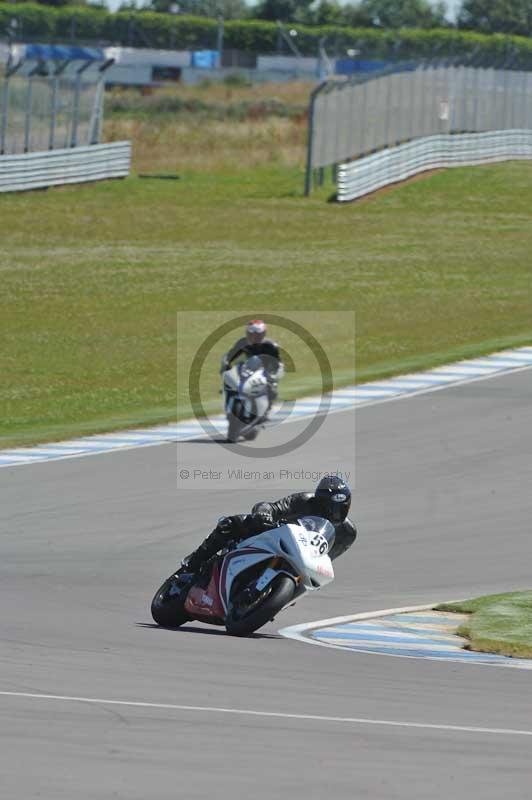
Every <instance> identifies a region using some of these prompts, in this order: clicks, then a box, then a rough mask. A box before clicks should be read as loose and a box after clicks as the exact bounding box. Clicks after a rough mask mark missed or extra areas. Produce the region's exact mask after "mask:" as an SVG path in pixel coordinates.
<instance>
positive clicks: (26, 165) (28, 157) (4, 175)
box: [0, 142, 131, 192]
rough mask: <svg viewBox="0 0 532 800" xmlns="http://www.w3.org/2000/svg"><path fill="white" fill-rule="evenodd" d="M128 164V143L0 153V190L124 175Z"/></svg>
mask: <svg viewBox="0 0 532 800" xmlns="http://www.w3.org/2000/svg"><path fill="white" fill-rule="evenodd" d="M130 166H131V142H112V143H110V144H94V145H90V146H89V147H73V148H70V149H63V150H49V151H45V152H36V153H24V154H19V155H9V156H0V192H20V191H24V190H27V189H40V188H43V187H46V186H60V185H61V184H65V183H85V182H86V181H99V180H102V179H104V178H125V177H126V175H128V174H129V170H130Z"/></svg>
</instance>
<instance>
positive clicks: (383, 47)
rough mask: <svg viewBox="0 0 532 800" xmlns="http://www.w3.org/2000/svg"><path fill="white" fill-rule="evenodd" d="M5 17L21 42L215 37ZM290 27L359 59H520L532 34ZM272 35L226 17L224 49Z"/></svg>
mask: <svg viewBox="0 0 532 800" xmlns="http://www.w3.org/2000/svg"><path fill="white" fill-rule="evenodd" d="M12 19H16V20H17V22H18V27H17V29H16V30H17V38H18V39H20V40H22V41H24V40H33V41H36V40H39V41H42V42H47V41H56V42H64V43H67V42H69V41H70V40H71V37H72V33H73V31H74V32H75V38H76V40H77V41H82V42H91V43H94V44H98V43H100V44H123V45H127V44H129V43H130V41H131V37H132V43H133V44H134V46H135V47H154V48H171V49H182V50H190V49H201V48H210V47H214V46H215V44H216V35H217V23H216V21H215V20H212V19H206V18H205V17H192V16H175V15H172V14H156V13H153V12H117V13H114V14H113V13H110V12H107V11H103V10H100V9H97V8H90V7H79V6H77V7H72V6H66V7H61V8H54V7H50V6H44V5H37V4H34V3H10V2H5V0H0V36H1V35H2V33H3V32H5V31H7V28H8V26H9V23H10V20H12ZM296 28H297V32H298V37H297V45H298V47H299V49H300V50H301V52H302V53H303V54H305V55H316V54H317V50H318V43H319V40H320V39H321V38H322V37H325V39H326V47H327V49H328V50H329V52H336V53H343V54H345V51H346V49H347V48H348V47H356V48H357V49H358V50H360V52H361V53H362V54H363V55H364V56H365V57H375V58H431V57H439V56H442V57H443V56H448V55H454V56H459V55H462V54H471V53H475V56H476V57H478V58H483V59H489V60H497V61H501V60H504V59H505V58H506V57H507V56H508V53H510V52H513V53H515V54H517V55H519V56H520V57H521V59H526V60H527V61H530V59H532V39H528V38H525V37H523V36H504V35H502V34H494V35H491V36H487V35H484V34H480V33H472V32H470V31H458V30H454V29H445V30H413V29H403V30H400V31H392V30H388V31H383V30H379V29H376V28H347V27H337V26H332V25H325V26H319V27H309V26H304V25H297V26H296ZM277 36H278V33H277V26H276V25H275V24H274V23H271V22H263V21H261V20H232V21H228V22H226V23H225V32H224V47H226V48H235V49H238V50H246V51H248V52H254V53H274V52H275V51H276V47H277Z"/></svg>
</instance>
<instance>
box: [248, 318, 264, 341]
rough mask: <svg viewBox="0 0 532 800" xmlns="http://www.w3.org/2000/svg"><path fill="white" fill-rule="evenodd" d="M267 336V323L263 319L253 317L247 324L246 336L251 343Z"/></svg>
mask: <svg viewBox="0 0 532 800" xmlns="http://www.w3.org/2000/svg"><path fill="white" fill-rule="evenodd" d="M265 336H266V323H265V322H263V320H261V319H252V320H250V322H248V324H247V326H246V337H247V340H248V342H249V343H250V344H258V343H259V342H262V341H263V340H264V337H265Z"/></svg>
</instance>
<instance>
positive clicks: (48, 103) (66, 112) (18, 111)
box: [0, 45, 112, 155]
mask: <svg viewBox="0 0 532 800" xmlns="http://www.w3.org/2000/svg"><path fill="white" fill-rule="evenodd" d="M111 63H112V61H109V60H108V61H106V60H105V57H104V55H103V53H102V51H100V50H96V49H90V50H89V49H88V48H79V47H45V46H41V45H30V46H27V47H25V48H20V52H17V48H15V49H14V50H13V51H12V52H11V53H10V54H9V57H8V60H7V63H6V64H5V66H4V67H3V70H0V78H1V80H0V155H7V154H15V153H30V152H36V151H44V150H54V149H56V148H65V147H77V146H86V145H91V144H96V143H98V142H99V141H100V138H101V126H102V119H103V94H104V72H105V70H106V69H107V67H109V66H110V65H111ZM2 72H3V75H2Z"/></svg>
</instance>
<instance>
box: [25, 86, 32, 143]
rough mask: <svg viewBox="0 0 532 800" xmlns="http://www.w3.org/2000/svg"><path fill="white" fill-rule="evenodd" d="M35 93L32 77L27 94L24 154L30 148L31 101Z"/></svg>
mask: <svg viewBox="0 0 532 800" xmlns="http://www.w3.org/2000/svg"><path fill="white" fill-rule="evenodd" d="M32 93H33V77H32V76H31V75H30V76H29V80H28V91H27V92H26V112H25V118H24V152H25V153H27V152H28V150H29V148H30V133H31V101H32Z"/></svg>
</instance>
